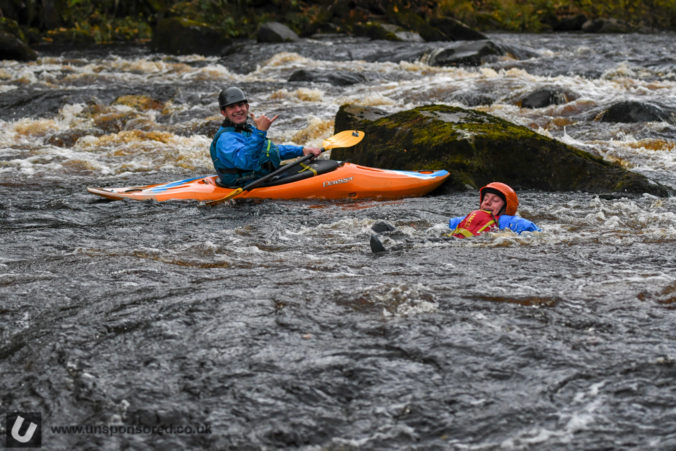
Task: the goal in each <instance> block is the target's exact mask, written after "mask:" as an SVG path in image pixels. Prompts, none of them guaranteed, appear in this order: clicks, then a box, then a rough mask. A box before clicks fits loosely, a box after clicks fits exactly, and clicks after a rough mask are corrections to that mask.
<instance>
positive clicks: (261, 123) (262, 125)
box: [251, 113, 279, 131]
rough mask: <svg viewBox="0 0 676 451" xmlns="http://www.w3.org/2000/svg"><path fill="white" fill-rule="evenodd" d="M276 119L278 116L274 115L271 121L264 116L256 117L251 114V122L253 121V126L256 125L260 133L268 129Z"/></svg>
mask: <svg viewBox="0 0 676 451" xmlns="http://www.w3.org/2000/svg"><path fill="white" fill-rule="evenodd" d="M278 117H279V114H276V115H275V117H273V118H272V119H271V118H269V117H267V116H266V115H265V114H262V115H260V116H258V117H256V116H255V115H254V114H253V113H251V120H252V121H254V124H256V128H257V129H258V130H262V131H266V130H267V129H269V128H270V126H271V125H272V123H273V122H275V120H276V119H277V118H278Z"/></svg>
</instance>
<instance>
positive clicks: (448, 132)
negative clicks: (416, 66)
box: [331, 105, 669, 196]
mask: <svg viewBox="0 0 676 451" xmlns="http://www.w3.org/2000/svg"><path fill="white" fill-rule="evenodd" d="M351 129H358V130H363V131H364V132H365V138H364V140H363V141H362V142H361V143H359V144H358V145H357V146H354V147H351V148H345V149H334V150H332V151H331V158H333V159H337V160H349V161H351V162H353V163H358V164H362V165H366V166H373V167H379V168H386V169H408V170H415V169H446V170H448V171H449V172H450V173H451V176H450V177H449V179H448V181H447V182H446V183H445V184H444V185H443V186H442V187H441V192H451V191H457V190H464V189H467V188H472V189H476V188H478V187H480V186H483V185H485V184H486V183H489V182H491V181H494V180H499V181H502V182H505V183H508V184H510V185H512V186H513V187H514V188H520V189H524V188H525V189H537V190H543V191H588V192H597V193H608V192H615V193H634V194H637V193H650V194H653V195H657V196H667V195H668V194H669V190H668V188H666V187H665V186H663V185H660V184H658V183H655V182H653V181H650V180H649V179H647V178H646V177H645V176H643V175H640V174H636V173H634V172H631V171H627V170H626V169H624V168H623V167H622V166H620V165H619V164H617V163H613V162H609V161H606V160H603V159H602V158H600V157H598V156H595V155H592V154H590V153H588V152H585V151H583V150H581V149H577V148H575V147H572V146H569V145H567V144H564V143H562V142H560V141H557V140H554V139H551V138H548V137H546V136H543V135H540V134H538V133H535V132H534V131H532V130H531V129H529V128H527V127H523V126H520V125H516V124H513V123H511V122H508V121H505V120H503V119H500V118H497V117H495V116H492V115H490V114H487V113H483V112H479V111H474V110H468V109H464V108H459V107H452V106H448V105H427V106H422V107H418V108H415V109H413V110H407V111H400V112H397V113H394V114H387V113H385V112H384V111H382V110H379V109H377V108H373V107H361V106H354V105H343V106H342V107H341V108H340V110H339V111H338V113H337V114H336V120H335V131H336V132H339V131H342V130H351Z"/></svg>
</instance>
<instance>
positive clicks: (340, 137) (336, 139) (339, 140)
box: [322, 130, 364, 150]
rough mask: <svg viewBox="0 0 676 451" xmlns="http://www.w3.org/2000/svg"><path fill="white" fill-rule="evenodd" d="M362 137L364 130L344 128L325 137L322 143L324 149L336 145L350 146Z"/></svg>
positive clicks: (333, 147) (332, 147)
mask: <svg viewBox="0 0 676 451" xmlns="http://www.w3.org/2000/svg"><path fill="white" fill-rule="evenodd" d="M362 139H364V132H360V131H357V130H345V131H342V132H340V133H336V134H335V135H333V136H331V137H330V138H326V139H325V140H324V142H323V144H322V147H323V148H324V149H325V150H329V149H335V148H336V147H351V146H354V145H356V144H358V143H359V142H360V141H361V140H362Z"/></svg>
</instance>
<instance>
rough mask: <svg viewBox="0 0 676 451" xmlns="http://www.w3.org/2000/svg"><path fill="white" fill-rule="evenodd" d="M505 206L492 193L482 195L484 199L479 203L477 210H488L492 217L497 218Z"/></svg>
mask: <svg viewBox="0 0 676 451" xmlns="http://www.w3.org/2000/svg"><path fill="white" fill-rule="evenodd" d="M504 206H505V201H504V200H502V198H501V197H500V196H498V195H497V194H493V193H486V194H484V198H483V200H482V201H481V205H480V206H479V208H481V209H482V210H488V211H490V212H492V213H493V215H495V216H498V214H499V213H500V211H501V210H502V207H504Z"/></svg>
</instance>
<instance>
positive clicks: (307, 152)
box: [303, 147, 322, 157]
mask: <svg viewBox="0 0 676 451" xmlns="http://www.w3.org/2000/svg"><path fill="white" fill-rule="evenodd" d="M320 153H322V149H320V148H319V147H303V155H310V154H312V155H314V156H315V157H316V156H318V155H319V154H320Z"/></svg>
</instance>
